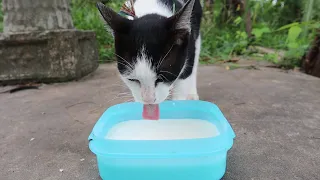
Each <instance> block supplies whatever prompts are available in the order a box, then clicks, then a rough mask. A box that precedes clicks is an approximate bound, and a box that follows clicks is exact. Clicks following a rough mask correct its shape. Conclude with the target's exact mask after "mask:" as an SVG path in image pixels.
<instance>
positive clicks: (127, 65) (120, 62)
mask: <svg viewBox="0 0 320 180" xmlns="http://www.w3.org/2000/svg"><path fill="white" fill-rule="evenodd" d="M118 63H119V64H122V65H124V66H125V67H127V68H128V69H130V70H133V69H132V68H131V67H129V66H128V65H126V64H125V63H122V62H120V61H118Z"/></svg>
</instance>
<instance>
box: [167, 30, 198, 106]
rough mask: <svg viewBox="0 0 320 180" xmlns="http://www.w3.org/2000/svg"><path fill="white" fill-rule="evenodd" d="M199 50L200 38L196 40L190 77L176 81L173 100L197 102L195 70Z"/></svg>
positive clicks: (196, 68)
mask: <svg viewBox="0 0 320 180" xmlns="http://www.w3.org/2000/svg"><path fill="white" fill-rule="evenodd" d="M200 50H201V36H200V35H199V37H198V39H197V40H196V52H195V57H194V65H193V69H192V73H191V75H190V76H189V77H188V78H186V79H183V80H177V82H175V84H174V89H173V90H172V99H173V100H199V95H198V91H197V70H198V64H199V56H200Z"/></svg>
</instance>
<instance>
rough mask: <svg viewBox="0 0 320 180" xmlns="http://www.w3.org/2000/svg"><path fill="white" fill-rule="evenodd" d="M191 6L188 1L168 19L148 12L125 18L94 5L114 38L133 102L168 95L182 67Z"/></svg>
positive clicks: (147, 101)
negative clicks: (130, 18)
mask: <svg viewBox="0 0 320 180" xmlns="http://www.w3.org/2000/svg"><path fill="white" fill-rule="evenodd" d="M193 5H194V0H189V1H188V2H187V3H186V4H185V5H184V6H183V7H182V8H181V9H180V10H179V11H178V12H177V13H176V14H174V15H172V16H171V17H169V18H168V17H164V16H160V15H157V14H149V15H145V16H142V17H140V18H137V19H134V20H129V19H127V18H124V17H122V16H120V15H119V14H117V13H116V12H114V11H113V10H112V9H110V8H108V7H106V6H105V5H103V4H102V3H98V4H97V7H98V9H99V11H100V13H101V15H102V17H103V19H104V21H105V22H106V24H107V26H108V28H109V30H110V31H111V33H112V35H113V37H114V40H115V54H116V57H117V63H118V69H119V72H120V74H121V78H122V79H123V81H124V82H125V84H126V85H127V86H128V87H129V88H130V90H131V92H132V94H133V96H134V98H135V100H136V101H138V102H141V103H144V104H158V103H160V102H162V101H164V100H165V99H166V98H167V97H168V95H169V91H170V88H172V85H173V83H174V82H175V80H176V79H177V78H178V76H179V75H180V73H181V72H182V70H183V68H184V66H185V61H186V58H187V51H188V43H189V39H190V33H191V15H192V9H193ZM146 8H148V7H146Z"/></svg>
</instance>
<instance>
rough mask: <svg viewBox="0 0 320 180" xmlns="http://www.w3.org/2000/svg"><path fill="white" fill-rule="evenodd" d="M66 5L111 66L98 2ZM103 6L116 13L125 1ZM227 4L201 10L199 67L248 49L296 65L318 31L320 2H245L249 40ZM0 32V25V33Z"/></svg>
mask: <svg viewBox="0 0 320 180" xmlns="http://www.w3.org/2000/svg"><path fill="white" fill-rule="evenodd" d="M70 1H71V10H72V11H71V12H72V17H73V21H74V24H75V27H76V28H77V29H83V30H93V31H95V33H96V35H97V40H98V42H99V52H100V60H101V62H109V61H113V60H114V54H113V53H114V47H113V38H112V37H111V35H110V34H109V33H108V32H107V31H106V29H105V25H104V23H103V21H102V20H101V18H100V15H99V12H98V10H97V8H96V6H95V3H96V2H97V1H99V0H70ZM105 2H107V5H108V6H109V7H111V8H112V9H114V10H115V11H118V10H119V9H120V6H121V5H122V3H123V2H124V0H120V1H119V0H108V1H105ZM226 2H227V1H226V0H217V1H214V6H213V7H214V9H213V10H212V9H206V8H204V17H203V21H202V29H201V34H202V51H201V60H202V61H203V62H206V63H214V62H217V61H224V60H228V59H230V58H231V57H232V56H238V55H246V56H247V55H250V54H251V53H252V52H250V51H249V50H248V47H250V46H255V45H257V46H262V47H268V48H272V49H275V50H276V51H278V50H283V51H285V57H284V60H281V58H280V57H279V56H278V54H272V53H270V54H266V55H263V56H262V57H263V59H265V60H267V61H270V62H273V63H275V64H279V65H282V66H284V67H294V66H299V65H300V59H301V57H302V56H303V54H304V53H305V51H306V50H307V49H308V47H309V45H310V42H312V40H313V38H314V34H315V31H316V29H319V28H320V3H316V1H315V0H301V1H297V0H277V2H276V3H275V4H274V3H273V2H274V1H272V0H251V1H249V0H247V2H250V4H249V5H248V6H247V7H248V8H250V12H251V19H252V34H253V36H254V37H248V35H247V33H246V31H245V26H244V24H245V23H246V22H245V19H244V18H243V14H241V12H242V11H241V7H240V6H237V8H236V10H235V11H234V12H230V11H233V10H232V9H229V10H227V11H226V5H225V3H226ZM230 2H231V1H230ZM232 2H233V1H232ZM0 7H1V0H0ZM242 8H244V7H242ZM245 9H246V8H244V10H245ZM242 10H243V9H242ZM2 20H3V14H2V13H1V11H0V22H2ZM2 28H3V25H2V23H0V31H1V30H2Z"/></svg>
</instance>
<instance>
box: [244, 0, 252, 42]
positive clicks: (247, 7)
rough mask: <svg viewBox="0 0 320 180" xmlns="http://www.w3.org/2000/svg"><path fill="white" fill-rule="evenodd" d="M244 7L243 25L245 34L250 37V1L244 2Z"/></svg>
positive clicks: (245, 0)
mask: <svg viewBox="0 0 320 180" xmlns="http://www.w3.org/2000/svg"><path fill="white" fill-rule="evenodd" d="M244 7H245V13H244V14H245V18H244V19H245V25H246V33H247V35H248V37H249V38H250V37H252V20H251V11H250V0H244Z"/></svg>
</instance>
